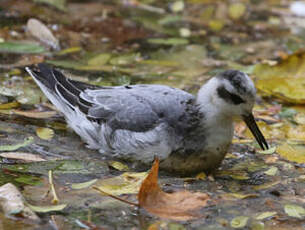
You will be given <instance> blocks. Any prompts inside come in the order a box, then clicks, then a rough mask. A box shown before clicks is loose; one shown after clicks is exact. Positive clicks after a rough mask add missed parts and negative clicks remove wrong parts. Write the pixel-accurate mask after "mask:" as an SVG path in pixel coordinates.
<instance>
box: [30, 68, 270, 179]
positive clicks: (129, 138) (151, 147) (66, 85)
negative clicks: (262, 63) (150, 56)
mask: <svg viewBox="0 0 305 230" xmlns="http://www.w3.org/2000/svg"><path fill="white" fill-rule="evenodd" d="M26 71H27V72H28V73H29V74H30V76H31V77H32V78H33V79H34V81H35V82H36V83H37V85H38V86H39V87H40V89H41V90H42V91H43V93H44V94H45V95H46V97H47V98H48V99H49V100H50V101H51V102H52V103H53V104H54V105H55V107H57V109H58V110H59V111H61V112H62V113H63V115H64V117H65V119H66V122H67V123H68V125H69V126H70V127H71V128H72V129H73V130H74V131H75V132H76V133H77V134H78V135H79V136H80V137H81V139H82V140H83V141H84V142H85V143H86V144H87V147H88V148H90V149H96V150H98V151H99V152H100V153H101V154H103V155H105V156H110V157H112V158H114V159H121V160H123V161H129V162H137V164H138V165H147V166H149V165H150V164H151V162H153V160H154V158H155V157H158V158H159V160H160V168H161V169H163V170H165V171H167V172H170V173H175V174H180V175H193V174H195V173H198V172H206V173H208V174H210V173H212V172H214V171H215V170H216V169H217V168H218V167H219V166H220V165H221V162H222V161H223V159H224V157H225V155H226V153H227V151H228V148H229V146H230V145H231V142H232V138H233V130H234V125H233V120H234V118H236V117H239V118H242V119H243V120H244V121H245V123H246V125H247V126H248V128H249V129H250V131H251V132H252V134H253V136H254V137H255V139H256V141H257V142H258V144H259V145H260V147H261V148H262V149H268V148H269V147H268V144H267V142H266V140H265V138H264V136H263V134H262V133H261V131H260V130H259V128H258V126H257V124H256V121H255V118H254V116H253V113H252V109H253V106H254V103H255V97H256V89H255V86H254V83H253V81H252V80H251V78H250V77H249V76H248V75H247V74H246V73H243V72H241V71H238V70H226V71H224V72H221V73H219V74H217V75H216V76H214V77H212V78H210V79H209V80H208V81H207V82H206V83H205V84H204V85H203V86H202V87H201V88H200V90H199V91H198V94H197V96H194V95H192V94H190V93H188V92H186V91H184V90H181V89H178V88H173V87H170V86H166V85H154V84H136V85H122V86H96V85H91V84H87V83H84V82H79V81H75V80H72V79H69V78H67V77H65V76H64V75H63V74H62V73H61V72H60V71H59V70H57V69H56V68H53V67H50V66H49V65H47V64H45V63H40V64H38V65H37V66H34V67H31V68H30V67H26Z"/></svg>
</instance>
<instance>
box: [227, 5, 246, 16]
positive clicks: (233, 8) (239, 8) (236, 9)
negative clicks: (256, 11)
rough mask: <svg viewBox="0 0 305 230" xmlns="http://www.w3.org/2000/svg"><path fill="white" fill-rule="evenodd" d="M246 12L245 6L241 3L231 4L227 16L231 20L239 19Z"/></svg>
mask: <svg viewBox="0 0 305 230" xmlns="http://www.w3.org/2000/svg"><path fill="white" fill-rule="evenodd" d="M245 12H246V6H245V5H244V4H243V3H233V4H231V5H230V7H229V16H230V17H231V18H233V19H239V18H241V17H242V16H243V15H244V14H245Z"/></svg>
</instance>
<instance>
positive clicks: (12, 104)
mask: <svg viewBox="0 0 305 230" xmlns="http://www.w3.org/2000/svg"><path fill="white" fill-rule="evenodd" d="M19 105H20V104H19V102H17V101H13V102H9V103H6V104H0V109H12V108H16V107H19Z"/></svg>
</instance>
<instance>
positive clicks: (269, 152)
mask: <svg viewBox="0 0 305 230" xmlns="http://www.w3.org/2000/svg"><path fill="white" fill-rule="evenodd" d="M275 150H276V146H273V147H271V148H269V149H267V150H260V151H257V152H258V153H260V154H266V155H268V154H272V153H274V152H275Z"/></svg>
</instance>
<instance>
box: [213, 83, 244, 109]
mask: <svg viewBox="0 0 305 230" xmlns="http://www.w3.org/2000/svg"><path fill="white" fill-rule="evenodd" d="M217 93H218V96H219V97H220V98H222V99H223V100H225V101H226V102H229V103H233V104H235V105H239V104H241V103H245V102H246V101H245V100H243V99H242V98H241V97H240V96H238V95H236V94H234V93H230V92H229V91H228V90H226V88H225V87H224V86H220V87H218V88H217Z"/></svg>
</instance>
